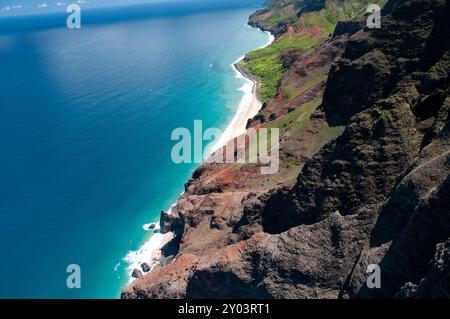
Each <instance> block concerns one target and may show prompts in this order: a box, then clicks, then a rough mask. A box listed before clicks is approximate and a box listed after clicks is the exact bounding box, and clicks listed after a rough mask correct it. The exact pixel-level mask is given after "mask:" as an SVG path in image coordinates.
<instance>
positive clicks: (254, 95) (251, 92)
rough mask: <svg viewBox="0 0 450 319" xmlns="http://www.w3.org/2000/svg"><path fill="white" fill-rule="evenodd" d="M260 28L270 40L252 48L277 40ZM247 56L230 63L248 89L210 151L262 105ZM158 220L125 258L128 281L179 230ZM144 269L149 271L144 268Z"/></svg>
mask: <svg viewBox="0 0 450 319" xmlns="http://www.w3.org/2000/svg"><path fill="white" fill-rule="evenodd" d="M246 25H247V26H248V27H250V28H254V27H252V26H250V25H249V24H248V23H247V24H246ZM259 30H261V31H262V32H264V33H266V34H268V35H269V40H268V43H266V44H264V45H262V46H261V47H259V48H256V49H254V50H252V51H255V50H259V49H263V48H265V47H267V46H269V45H271V44H272V43H273V41H274V40H275V36H274V35H273V34H271V33H270V32H269V31H265V30H262V29H259ZM244 58H245V55H243V56H241V57H239V58H238V59H237V60H236V61H235V62H233V63H232V64H231V65H230V67H231V68H232V69H233V70H234V72H235V73H236V75H235V77H236V78H239V79H243V80H245V82H246V83H244V84H243V85H242V86H241V88H239V89H238V90H239V91H242V92H244V95H243V96H242V98H241V100H240V102H239V105H238V108H237V109H236V113H235V114H234V116H233V118H232V120H231V122H230V123H229V124H228V126H227V127H226V128H225V130H224V131H223V133H222V135H221V136H220V138H219V139H218V140H217V142H214V143H213V144H212V146H207V147H208V148H209V151H208V152H209V155H211V154H212V153H214V152H216V151H217V150H219V149H220V148H222V147H224V146H225V145H226V144H227V143H228V142H229V141H231V140H232V139H234V138H236V137H238V136H240V135H242V134H244V133H245V132H246V131H247V123H248V120H249V119H251V118H253V117H254V116H256V115H257V114H258V112H259V111H260V110H261V108H262V102H261V101H260V99H259V96H258V88H259V81H258V80H257V79H255V78H254V77H252V76H251V75H249V74H247V73H246V72H244V71H243V70H242V68H240V67H239V62H241V61H242V60H243V59H244ZM183 193H184V192H183ZM183 193H182V194H180V196H178V199H177V200H176V202H175V203H174V204H173V205H172V206H171V207H170V208H169V209H168V210H167V213H168V214H171V211H172V209H173V208H174V207H175V206H176V205H177V203H178V200H179V198H180V197H181V195H183ZM154 224H155V225H156V228H155V232H154V233H153V234H152V235H151V236H150V238H148V239H147V240H145V242H144V243H143V244H142V245H141V246H140V247H139V249H138V250H136V251H129V252H128V253H127V254H126V255H125V256H124V257H123V258H122V261H123V262H125V263H126V264H128V265H127V267H126V272H127V279H128V280H127V285H129V284H131V283H132V282H133V281H134V280H135V278H133V277H132V276H131V274H132V272H133V271H134V270H135V269H137V270H140V271H142V269H141V265H142V264H143V263H146V264H148V265H150V271H149V272H151V271H152V270H153V269H154V268H155V267H156V266H158V265H159V263H160V260H161V249H162V248H163V247H164V245H166V244H167V243H168V242H170V241H171V240H172V239H173V238H174V237H175V234H174V233H172V232H168V233H165V234H161V233H160V232H159V230H160V220H158V221H156V222H154ZM145 226H146V225H144V226H143V228H144V230H145ZM149 272H146V273H149ZM142 273H143V274H145V273H144V272H142Z"/></svg>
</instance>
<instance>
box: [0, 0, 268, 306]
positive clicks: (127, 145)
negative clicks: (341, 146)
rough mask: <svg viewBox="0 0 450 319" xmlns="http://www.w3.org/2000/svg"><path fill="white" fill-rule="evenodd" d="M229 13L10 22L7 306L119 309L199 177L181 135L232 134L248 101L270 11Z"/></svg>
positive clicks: (1, 26)
mask: <svg viewBox="0 0 450 319" xmlns="http://www.w3.org/2000/svg"><path fill="white" fill-rule="evenodd" d="M220 1H222V0H220ZM220 1H219V0H217V1H215V2H214V3H215V5H214V6H211V7H208V6H206V5H204V6H190V3H189V1H184V2H182V3H179V4H178V6H177V10H171V9H170V8H173V4H167V6H168V7H165V6H164V5H162V4H157V6H158V7H157V8H158V9H157V10H156V9H155V8H156V7H152V5H145V6H135V7H127V8H125V7H123V8H115V9H106V8H103V9H97V10H92V11H86V12H83V15H82V28H81V29H79V30H69V29H67V28H66V27H65V15H61V14H49V15H45V16H29V17H11V18H0V230H1V231H0V254H1V256H2V257H1V262H0V297H1V298H118V297H119V296H120V291H121V289H122V288H123V287H124V285H125V284H126V283H127V282H128V281H129V279H130V278H129V270H127V267H129V265H128V263H127V262H126V261H125V260H124V257H125V256H127V255H128V256H130V252H133V251H136V250H138V249H139V248H140V247H141V246H142V245H143V244H144V243H145V242H146V241H147V240H148V239H149V236H151V232H146V231H145V230H144V229H143V225H144V224H147V223H150V222H155V221H157V220H158V218H159V214H160V211H161V210H167V209H168V208H169V207H170V206H171V205H172V204H173V203H174V202H175V201H176V199H177V197H178V196H179V195H180V193H181V192H182V191H183V189H184V183H185V182H186V181H187V180H188V179H189V177H190V176H191V174H192V173H193V171H194V170H195V168H196V166H197V165H198V164H183V165H177V164H175V163H173V162H172V160H171V149H172V147H173V146H174V144H175V143H176V142H174V141H171V133H172V131H173V130H174V129H175V128H179V127H185V128H188V129H190V130H192V129H193V126H194V120H202V121H203V127H204V128H208V127H217V128H220V129H222V130H224V129H225V128H226V127H227V125H228V124H229V123H230V121H231V119H232V118H233V116H234V114H235V112H236V110H237V108H238V105H239V102H240V100H241V99H242V98H243V96H244V92H243V90H242V87H243V85H245V80H244V79H242V78H240V77H237V76H236V73H235V71H234V70H233V69H232V68H231V66H230V65H231V64H232V63H233V62H234V61H236V60H237V59H238V58H239V57H240V56H242V55H244V54H245V53H247V52H249V51H251V50H253V49H255V48H258V47H260V46H262V45H264V44H266V43H267V41H268V38H269V36H268V34H266V33H264V32H262V31H260V30H257V29H255V28H250V27H249V26H247V25H246V22H247V20H248V16H249V15H250V14H251V13H252V12H254V11H255V9H256V7H255V5H256V4H261V3H262V1H257V0H253V1H251V0H249V1H247V2H246V1H241V2H239V4H237V2H233V3H235V5H234V6H233V5H230V4H227V5H224V6H220V5H218V3H219V2H220ZM223 2H224V3H225V2H226V0H223ZM183 6H185V7H183ZM70 264H77V265H79V266H80V269H81V277H80V279H81V280H80V282H81V288H79V289H69V288H68V287H67V285H66V279H67V277H68V275H69V273H67V272H66V267H67V266H68V265H70Z"/></svg>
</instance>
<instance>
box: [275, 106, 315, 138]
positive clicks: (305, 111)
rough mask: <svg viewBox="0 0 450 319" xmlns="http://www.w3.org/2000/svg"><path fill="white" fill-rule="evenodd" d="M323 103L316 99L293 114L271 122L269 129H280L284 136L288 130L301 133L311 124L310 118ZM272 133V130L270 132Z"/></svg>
mask: <svg viewBox="0 0 450 319" xmlns="http://www.w3.org/2000/svg"><path fill="white" fill-rule="evenodd" d="M321 103H322V100H320V99H316V100H313V101H311V102H308V103H306V104H303V105H302V106H300V107H298V108H296V109H295V110H293V111H292V112H290V113H288V114H286V115H283V116H281V117H279V118H277V119H276V120H274V121H272V122H270V123H269V124H268V125H267V128H269V129H271V128H279V129H280V134H283V133H284V132H286V131H287V130H288V129H289V130H290V131H292V132H293V133H294V134H297V133H299V132H301V131H302V130H303V129H304V128H305V127H306V125H307V124H308V122H309V117H310V116H311V114H312V113H313V112H314V111H315V110H316V109H317V107H318V106H319V105H320V104H321ZM269 132H270V130H269Z"/></svg>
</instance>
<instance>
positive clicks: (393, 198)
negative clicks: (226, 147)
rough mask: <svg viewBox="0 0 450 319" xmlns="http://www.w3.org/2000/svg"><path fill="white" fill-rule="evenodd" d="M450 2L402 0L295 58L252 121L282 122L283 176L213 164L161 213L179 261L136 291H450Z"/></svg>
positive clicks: (433, 294)
mask: <svg viewBox="0 0 450 319" xmlns="http://www.w3.org/2000/svg"><path fill="white" fill-rule="evenodd" d="M449 8H450V5H449V1H444V0H429V1H425V0H411V1H389V2H388V3H387V5H386V9H385V11H384V12H385V13H386V14H387V15H386V16H384V17H383V27H382V28H381V29H374V30H370V29H366V28H362V29H360V30H359V31H358V32H354V31H355V30H354V29H353V28H354V25H352V26H351V27H349V29H348V30H347V31H345V27H343V29H341V31H339V32H335V36H334V37H332V38H330V39H328V40H326V41H325V42H324V43H322V44H321V45H319V46H317V47H315V48H313V49H311V50H308V51H306V52H302V51H291V52H287V53H285V54H283V55H282V57H281V59H282V62H283V63H284V65H285V67H286V68H288V70H287V72H286V74H285V76H284V77H283V79H282V80H281V83H280V88H279V90H278V92H277V95H276V96H275V97H274V98H273V99H272V100H270V101H269V102H268V103H267V104H266V105H265V107H264V108H263V109H262V110H261V111H260V113H259V114H258V116H257V117H256V118H255V119H253V120H252V121H250V124H249V125H251V126H252V127H255V128H259V127H267V126H271V127H280V128H282V134H281V139H280V157H281V159H282V161H281V162H282V163H281V166H280V171H279V173H278V174H274V175H269V176H263V175H261V174H259V173H258V172H259V171H258V165H256V164H248V165H240V164H205V165H203V166H202V167H200V168H199V169H198V170H197V171H196V173H195V174H194V176H193V178H192V179H191V180H190V181H189V182H188V183H187V185H186V192H185V194H184V195H183V196H182V197H181V198H180V200H179V202H178V204H177V205H176V207H174V209H173V211H172V215H170V216H169V215H167V214H165V215H164V214H163V215H162V218H161V219H162V222H161V225H162V228H163V229H164V231H175V232H176V234H177V236H176V237H175V239H174V241H173V242H172V245H174V246H173V247H176V249H175V257H174V259H173V260H172V261H171V262H170V263H168V264H166V265H163V266H161V267H157V268H155V269H153V270H152V271H151V272H149V273H148V274H146V275H144V276H143V277H142V278H140V279H138V280H136V281H135V282H134V283H133V284H132V285H130V286H129V287H127V288H126V289H125V291H124V292H123V294H122V297H124V298H449V287H450V285H449V278H450V272H449V269H450V268H449V247H450V239H449V238H450V121H449V119H450V116H449V110H450V98H449V97H448V93H449V87H450V85H449V84H450V80H449V71H450V44H449V41H448V37H445V36H443V35H442V34H443V33H444V34H445V32H442V31H441V32H439V30H448V23H449V21H450V16H449V12H450V10H449ZM342 30H344V31H345V32H344V31H342ZM322 75H323V76H322ZM286 87H288V88H290V90H289V92H291V91H292V90H295V92H296V95H295V96H294V97H293V96H290V97H288V96H286V90H283V89H284V88H286ZM322 99H323V100H322ZM173 243H175V244H173ZM172 253H173V251H172ZM166 256H168V254H166ZM369 265H378V266H379V267H380V270H381V287H380V288H372V289H371V288H369V287H368V286H367V285H366V280H367V278H368V269H369Z"/></svg>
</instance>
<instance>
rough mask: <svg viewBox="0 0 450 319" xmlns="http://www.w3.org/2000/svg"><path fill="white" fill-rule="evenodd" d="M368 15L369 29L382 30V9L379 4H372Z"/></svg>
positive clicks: (368, 8)
mask: <svg viewBox="0 0 450 319" xmlns="http://www.w3.org/2000/svg"><path fill="white" fill-rule="evenodd" d="M366 12H367V13H369V16H368V17H367V20H366V25H367V27H368V28H369V29H380V28H381V8H380V6H379V5H377V4H370V5H369V6H368V7H367V11H366Z"/></svg>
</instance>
